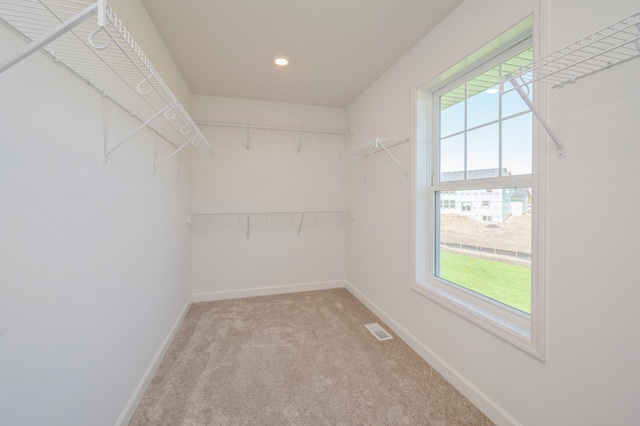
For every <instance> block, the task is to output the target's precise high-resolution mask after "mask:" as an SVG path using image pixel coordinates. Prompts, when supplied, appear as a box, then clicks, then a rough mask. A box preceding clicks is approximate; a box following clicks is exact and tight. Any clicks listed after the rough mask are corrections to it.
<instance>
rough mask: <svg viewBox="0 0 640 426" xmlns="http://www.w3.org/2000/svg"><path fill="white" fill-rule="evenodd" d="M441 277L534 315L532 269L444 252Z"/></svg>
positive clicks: (441, 256) (441, 254)
mask: <svg viewBox="0 0 640 426" xmlns="http://www.w3.org/2000/svg"><path fill="white" fill-rule="evenodd" d="M440 277H441V278H444V279H445V280H448V281H451V282H454V283H456V284H459V285H461V286H462V287H466V288H468V289H469V290H473V291H475V292H477V293H480V294H483V295H485V296H487V297H490V298H492V299H495V300H497V301H499V302H501V303H504V304H505V305H509V306H512V307H514V308H516V309H519V310H521V311H523V312H526V313H531V268H528V267H526V266H517V265H511V264H508V263H502V262H496V261H493V260H485V259H478V258H475V257H471V256H465V255H461V254H455V253H448V252H445V251H441V252H440Z"/></svg>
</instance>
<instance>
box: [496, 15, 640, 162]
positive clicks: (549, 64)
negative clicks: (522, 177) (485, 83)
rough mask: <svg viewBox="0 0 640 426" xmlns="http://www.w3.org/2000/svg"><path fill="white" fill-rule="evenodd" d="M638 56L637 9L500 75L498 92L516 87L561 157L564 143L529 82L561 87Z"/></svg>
mask: <svg viewBox="0 0 640 426" xmlns="http://www.w3.org/2000/svg"><path fill="white" fill-rule="evenodd" d="M638 56H640V12H638V13H634V14H633V15H631V16H628V17H627V18H624V19H622V20H620V21H618V22H615V23H614V24H612V25H609V26H608V27H605V28H603V29H601V30H600V31H597V32H595V33H593V34H591V35H589V36H587V37H585V38H583V39H581V40H578V41H576V42H574V43H571V44H570V45H568V46H566V47H564V48H562V49H560V50H557V51H555V52H553V53H551V54H550V55H547V56H545V57H543V58H541V59H538V60H536V61H533V62H531V63H529V64H527V65H525V66H523V67H521V68H518V69H516V70H514V71H512V72H510V73H507V74H504V75H502V76H501V77H500V93H503V94H504V93H507V92H510V91H512V90H515V91H516V92H517V93H518V95H520V97H521V98H522V100H523V101H524V102H525V103H526V104H527V106H528V107H529V109H530V110H531V112H532V113H533V114H534V115H535V116H536V118H538V121H539V122H540V124H541V125H542V126H543V127H544V128H545V130H546V131H547V133H548V134H549V136H550V137H551V139H552V140H553V142H554V143H555V144H556V146H557V147H558V152H557V157H558V158H563V157H564V147H563V145H562V143H561V142H560V140H559V138H558V137H557V136H556V135H555V133H554V132H553V129H552V128H551V126H550V125H549V124H548V123H547V121H546V119H545V118H544V117H543V116H542V115H541V114H540V113H539V112H538V110H537V108H536V107H535V106H534V105H533V103H532V102H531V99H530V98H529V93H530V91H531V85H532V84H533V83H536V82H539V83H543V84H547V85H550V86H551V87H552V88H558V87H563V86H564V85H566V84H569V83H575V82H576V81H577V80H579V79H581V78H584V77H587V76H589V75H591V74H594V73H596V72H599V71H602V70H604V69H607V68H610V67H612V66H614V65H618V64H622V63H624V62H627V61H629V60H631V59H634V58H637V57H638Z"/></svg>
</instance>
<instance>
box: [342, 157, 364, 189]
mask: <svg viewBox="0 0 640 426" xmlns="http://www.w3.org/2000/svg"><path fill="white" fill-rule="evenodd" d="M344 161H346V162H347V164H348V165H349V166H350V167H351V168H352V169H353V171H354V172H356V173H357V174H358V176H360V177H361V178H362V181H363V182H365V183H366V182H367V176H365V174H364V173H362V172H361V171H360V170H358V168H357V167H356V166H354V165H353V163H351V160H350V159H349V158H345V159H344Z"/></svg>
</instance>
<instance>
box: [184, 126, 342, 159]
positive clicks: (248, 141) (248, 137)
mask: <svg viewBox="0 0 640 426" xmlns="http://www.w3.org/2000/svg"><path fill="white" fill-rule="evenodd" d="M197 124H198V126H203V127H228V128H236V129H245V130H246V143H245V148H246V151H247V152H249V151H251V136H252V135H251V131H252V130H263V131H279V132H293V133H299V135H300V138H299V140H298V154H300V150H301V149H302V142H303V138H304V135H305V133H306V134H311V133H315V134H323V135H338V136H346V135H350V134H351V129H318V128H312V127H304V126H302V127H289V126H277V125H269V124H258V123H251V121H250V120H247V121H246V122H244V123H240V122H224V121H201V120H198V122H197Z"/></svg>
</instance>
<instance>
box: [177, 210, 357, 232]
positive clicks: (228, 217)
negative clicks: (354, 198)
mask: <svg viewBox="0 0 640 426" xmlns="http://www.w3.org/2000/svg"><path fill="white" fill-rule="evenodd" d="M347 215H348V213H347V212H346V211H316V212H313V211H307V212H302V211H300V212H263V213H254V212H244V213H192V214H191V215H190V216H188V217H187V223H192V224H209V225H211V224H213V223H222V224H229V225H236V226H242V227H243V228H245V227H246V235H247V238H249V236H250V235H251V226H252V225H253V226H255V225H258V224H264V225H269V224H271V225H275V224H284V225H287V226H288V227H290V228H291V229H293V230H295V231H296V232H297V233H298V236H300V232H302V229H303V225H304V224H305V223H308V221H310V220H314V221H316V222H317V221H320V220H333V221H341V222H343V221H344V219H345V218H346V217H347Z"/></svg>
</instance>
